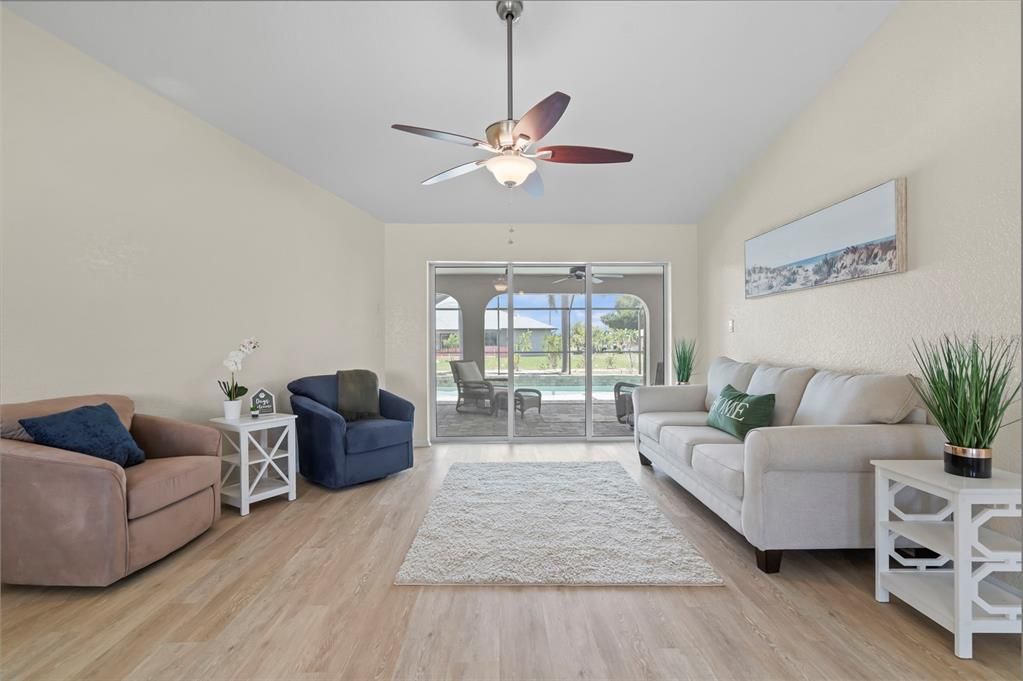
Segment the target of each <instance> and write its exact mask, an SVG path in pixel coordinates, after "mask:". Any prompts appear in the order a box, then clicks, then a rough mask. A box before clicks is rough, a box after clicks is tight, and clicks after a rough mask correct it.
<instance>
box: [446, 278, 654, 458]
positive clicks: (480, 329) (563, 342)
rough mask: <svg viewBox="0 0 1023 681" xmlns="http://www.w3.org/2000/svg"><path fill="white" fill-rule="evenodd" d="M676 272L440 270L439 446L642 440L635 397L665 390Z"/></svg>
mask: <svg viewBox="0 0 1023 681" xmlns="http://www.w3.org/2000/svg"><path fill="white" fill-rule="evenodd" d="M665 267H666V266H665V265H663V264H645V263H644V264H636V263H632V264H610V263H593V264H589V263H587V264H574V263H522V264H518V263H458V264H433V265H431V268H430V284H431V296H432V300H433V310H432V312H431V323H430V327H431V328H430V338H431V340H430V342H431V345H432V350H431V352H432V355H433V362H432V368H431V384H432V390H431V421H432V423H431V433H432V435H433V437H435V438H436V439H438V440H448V439H451V440H455V439H476V440H488V441H495V440H497V441H501V440H507V439H515V440H557V439H574V440H581V439H593V438H628V437H631V436H632V429H631V422H632V420H631V404H632V400H631V391H632V389H634V388H635V387H636V386H640V385H651V384H654V383H660V382H663V373H664V366H665V347H666V340H667V338H666V333H665V329H666V328H668V327H667V324H668V322H667V319H666V310H667V309H668V308H667V305H666V295H667V293H666V286H665V281H666V271H665Z"/></svg>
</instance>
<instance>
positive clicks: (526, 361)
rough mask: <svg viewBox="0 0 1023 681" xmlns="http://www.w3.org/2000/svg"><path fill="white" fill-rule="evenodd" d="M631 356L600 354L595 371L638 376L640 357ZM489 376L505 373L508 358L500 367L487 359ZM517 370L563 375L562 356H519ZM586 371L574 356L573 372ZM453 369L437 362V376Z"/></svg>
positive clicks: (445, 361) (494, 359) (581, 359)
mask: <svg viewBox="0 0 1023 681" xmlns="http://www.w3.org/2000/svg"><path fill="white" fill-rule="evenodd" d="M629 359H630V358H629V356H628V355H627V354H626V353H624V352H598V353H595V354H594V355H593V371H594V373H627V374H638V373H639V357H638V356H637V354H636V353H633V354H632V358H631V359H632V362H631V364H630V362H629ZM486 362H487V367H486V373H487V374H497V373H499V370H500V372H501V373H503V372H504V371H505V370H506V369H507V366H508V364H507V362H508V358H507V357H502V358H501V364H500V367H498V362H497V357H487V360H486ZM515 368H516V369H517V370H518V371H529V372H544V373H551V374H557V373H561V357H560V355H559V356H558V357H556V358H555V359H554V361H553V362H552V361H551V358H549V357H548V356H547V355H518V356H517V357H516V361H515ZM585 369H586V358H585V357H584V356H583V355H582V354H573V355H572V371H573V372H576V371H577V372H579V374H580V375H582V372H583V371H584V370H585ZM450 373H451V368H450V365H449V364H448V359H447V358H444V359H438V360H437V374H438V375H442V374H450Z"/></svg>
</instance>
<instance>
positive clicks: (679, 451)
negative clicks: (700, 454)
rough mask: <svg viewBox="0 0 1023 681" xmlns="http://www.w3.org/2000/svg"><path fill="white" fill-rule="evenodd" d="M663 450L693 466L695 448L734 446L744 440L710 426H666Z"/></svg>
mask: <svg viewBox="0 0 1023 681" xmlns="http://www.w3.org/2000/svg"><path fill="white" fill-rule="evenodd" d="M659 442H660V445H661V448H662V449H664V450H667V451H668V452H670V453H672V454H674V455H675V456H676V458H677V459H678V460H679V462H680V463H684V464H685V465H687V466H692V465H693V447H695V446H696V445H702V444H722V445H734V444H742V440H740V439H739V438H737V437H734V436H732V435H729V434H728V433H725V432H722V431H720V430H718V429H717V428H711V427H710V426H665V427H664V428H662V429H661V439H660V441H659Z"/></svg>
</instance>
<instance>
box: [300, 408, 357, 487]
mask: <svg viewBox="0 0 1023 681" xmlns="http://www.w3.org/2000/svg"><path fill="white" fill-rule="evenodd" d="M291 410H292V411H293V412H294V413H295V415H296V416H297V417H298V419H297V420H296V422H295V431H296V434H297V436H298V468H299V470H300V471H302V475H304V476H305V477H307V478H309V479H311V480H316V481H317V482H319V483H320V484H323V485H327V486H341V485H343V484H344V482H345V470H346V465H345V458H346V456H345V455H346V448H345V434H346V433H347V432H348V422H347V421H345V419H344V417H343V416H341V414H339V413H337V412H336V411H334V410H333V409H331V408H329V407H325V406H323V405H322V404H320V403H319V402H317V401H315V400H311V399H309V398H308V397H304V396H302V395H292V396H291Z"/></svg>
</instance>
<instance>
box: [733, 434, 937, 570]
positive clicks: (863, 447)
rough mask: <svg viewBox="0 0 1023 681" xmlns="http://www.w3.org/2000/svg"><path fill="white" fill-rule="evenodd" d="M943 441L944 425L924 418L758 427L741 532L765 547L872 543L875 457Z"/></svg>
mask: <svg viewBox="0 0 1023 681" xmlns="http://www.w3.org/2000/svg"><path fill="white" fill-rule="evenodd" d="M944 442H945V437H944V435H943V434H942V432H941V430H940V429H939V428H937V427H935V426H928V425H922V424H897V425H859V426H852V425H850V426H782V427H776V428H758V429H756V430H752V431H750V432H749V434H748V435H747V436H746V446H745V449H744V451H743V495H742V512H741V518H742V533H743V534H744V535H745V536H746V539H748V540H749V542H750V543H751V544H753V546H755V547H757V548H758V549H761V550H770V549H844V548H866V547H870V546H873V544H874V475H873V466H871V465H870V460H871V459H923V458H934V457H939V456H941V453H942V448H943V444H944ZM907 502H909V503H912V504H917V503H927V501H926V500H914V499H907Z"/></svg>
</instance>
